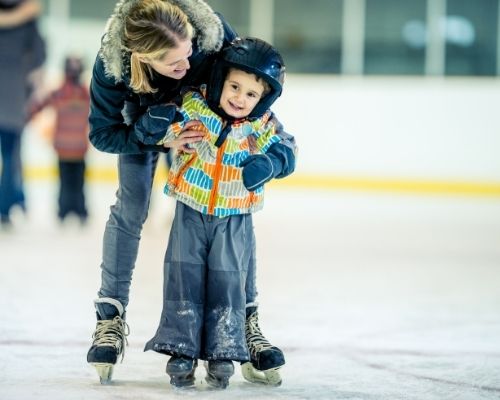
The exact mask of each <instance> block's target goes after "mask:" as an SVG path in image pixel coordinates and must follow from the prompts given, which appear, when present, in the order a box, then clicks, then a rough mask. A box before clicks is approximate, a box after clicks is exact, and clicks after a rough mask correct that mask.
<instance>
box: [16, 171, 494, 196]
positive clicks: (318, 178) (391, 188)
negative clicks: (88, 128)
mask: <svg viewBox="0 0 500 400" xmlns="http://www.w3.org/2000/svg"><path fill="white" fill-rule="evenodd" d="M24 176H25V178H26V179H27V180H28V181H38V180H55V179H56V176H57V169H56V168H52V167H27V168H25V171H24ZM86 177H87V179H88V181H89V182H98V183H116V182H117V181H118V173H117V170H116V169H115V168H88V169H87V172H86ZM165 180H166V170H165V168H159V169H158V172H157V174H156V176H155V184H156V185H162V184H163V182H165ZM269 186H270V187H273V188H284V189H303V190H308V189H314V190H350V191H365V192H366V191H368V192H387V193H407V194H419V195H458V196H476V197H500V182H468V181H463V182H460V181H437V180H423V179H393V178H371V177H370V178H364V177H347V176H333V175H314V174H305V173H295V174H293V175H291V176H289V177H287V178H286V179H284V180H274V181H272V182H271V183H270V184H269Z"/></svg>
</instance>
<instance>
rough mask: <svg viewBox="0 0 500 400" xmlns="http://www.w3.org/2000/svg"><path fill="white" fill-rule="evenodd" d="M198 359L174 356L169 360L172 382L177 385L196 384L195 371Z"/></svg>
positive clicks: (168, 370) (168, 371)
mask: <svg viewBox="0 0 500 400" xmlns="http://www.w3.org/2000/svg"><path fill="white" fill-rule="evenodd" d="M197 366H198V361H197V360H193V359H192V358H189V357H183V356H179V357H177V356H172V357H170V360H168V362H167V374H168V375H169V376H170V384H171V385H172V386H175V387H189V386H193V385H194V372H195V370H196V367H197Z"/></svg>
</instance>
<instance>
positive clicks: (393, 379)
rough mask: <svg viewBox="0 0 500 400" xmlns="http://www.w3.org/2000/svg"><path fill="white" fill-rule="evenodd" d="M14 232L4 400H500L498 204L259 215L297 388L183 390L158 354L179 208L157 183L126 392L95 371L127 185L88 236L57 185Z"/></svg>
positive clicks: (96, 192)
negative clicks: (99, 308)
mask: <svg viewBox="0 0 500 400" xmlns="http://www.w3.org/2000/svg"><path fill="white" fill-rule="evenodd" d="M27 189H28V197H29V214H28V215H27V217H24V216H22V215H15V216H14V217H15V222H16V228H15V229H14V230H13V231H11V232H8V233H7V232H0V265H1V267H0V304H1V307H0V348H1V355H2V356H1V357H0V399H1V400H18V399H19V400H31V399H33V400H43V399H50V400H59V399H60V400H71V399H85V400H89V399H92V400H99V399H106V400H107V399H113V400H114V399H141V400H160V399H161V400H165V399H191V398H193V399H194V398H196V399H253V400H257V399H318V400H319V399H337V400H341V399H349V400H354V399H360V400H378V399H380V400H382V399H383V400H393V399H415V400H431V399H436V400H438V399H439V400H445V399H450V400H451V399H453V400H481V399H499V398H500V201H499V199H498V198H490V199H488V198H474V197H446V196H434V197H431V196H411V195H403V194H401V195H396V194H380V193H362V192H358V193H356V192H351V193H348V192H342V191H330V192H314V191H310V192H297V191H295V190H289V189H281V188H271V189H270V190H268V192H267V195H266V196H267V197H266V206H265V207H264V210H263V211H262V212H260V213H258V214H256V215H255V230H256V235H257V246H258V247H257V256H258V287H259V290H260V296H259V298H260V304H261V307H260V316H261V318H260V324H261V328H262V330H263V332H264V334H265V335H266V336H267V337H268V339H270V341H271V342H272V343H274V344H276V345H278V346H280V347H282V348H283V350H284V351H285V356H286V360H287V364H286V366H285V367H284V368H283V370H282V376H283V385H282V386H281V387H278V388H268V387H263V386H258V385H252V384H250V383H247V382H245V381H244V380H243V378H242V376H241V372H240V370H239V368H237V370H236V374H235V376H234V377H233V378H232V379H231V382H230V386H229V388H228V389H227V390H225V391H217V390H211V389H209V388H208V387H207V384H206V383H205V382H204V380H203V377H204V370H203V368H202V367H201V368H198V371H197V383H196V387H195V388H194V389H191V390H184V391H179V390H174V389H173V388H172V387H171V386H170V385H169V383H168V379H167V376H166V374H165V364H166V361H167V357H165V356H161V355H159V354H156V353H153V352H146V353H145V352H143V346H144V344H145V342H146V341H147V340H148V339H149V338H151V337H152V335H153V334H154V332H155V330H156V326H157V323H158V320H159V316H160V309H161V292H162V290H161V285H162V265H163V254H164V251H165V246H166V242H167V236H168V228H169V221H170V218H171V217H172V206H173V205H172V203H171V202H170V201H168V200H166V199H165V198H164V197H163V196H162V195H161V188H157V189H156V192H155V197H154V199H153V204H152V207H151V213H150V217H149V219H148V221H147V223H146V226H145V228H144V231H143V236H142V240H141V248H140V254H139V258H138V261H137V267H136V270H135V273H134V280H133V284H132V291H131V301H130V305H129V307H128V314H127V321H128V323H129V325H130V329H131V333H130V336H129V337H128V340H129V346H128V347H127V349H126V354H125V359H124V361H123V363H122V364H118V365H117V366H116V368H115V372H114V381H113V384H111V385H109V386H102V385H100V384H99V381H98V378H97V374H96V372H95V371H94V369H93V368H92V367H90V366H89V365H88V364H87V363H86V359H85V357H86V352H87V350H88V347H89V345H90V342H91V334H92V332H93V329H94V326H95V314H94V310H93V305H92V300H93V299H94V298H95V297H96V292H97V289H98V286H99V280H100V269H99V264H100V259H101V238H102V232H103V228H104V223H105V220H106V219H107V214H108V208H109V205H110V204H111V203H112V201H113V196H114V189H115V186H114V185H111V184H91V185H89V187H88V201H89V209H90V212H91V214H92V218H91V221H90V223H89V225H88V226H87V227H85V228H84V229H79V227H78V226H77V225H76V224H71V223H69V224H66V225H65V226H63V227H61V226H58V225H57V224H56V223H55V218H54V215H55V211H54V209H55V190H56V188H55V186H54V184H52V183H47V182H36V183H33V182H29V183H28V188H27Z"/></svg>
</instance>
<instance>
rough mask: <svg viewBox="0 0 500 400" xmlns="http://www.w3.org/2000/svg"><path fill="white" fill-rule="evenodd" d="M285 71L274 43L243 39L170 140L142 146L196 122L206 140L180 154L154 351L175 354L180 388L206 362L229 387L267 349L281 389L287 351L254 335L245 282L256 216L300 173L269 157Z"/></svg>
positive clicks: (214, 378)
mask: <svg viewBox="0 0 500 400" xmlns="http://www.w3.org/2000/svg"><path fill="white" fill-rule="evenodd" d="M284 72H285V67H284V63H283V60H282V58H281V56H280V55H279V53H278V52H277V51H276V49H274V48H273V47H272V46H270V45H269V44H268V43H266V42H264V41H262V40H259V39H254V38H246V39H237V40H235V41H234V42H233V43H232V44H231V45H230V46H228V47H226V48H225V49H224V50H223V51H222V53H221V54H220V56H219V58H218V59H217V61H216V63H215V65H214V67H213V68H212V75H211V78H210V80H209V83H208V86H201V88H200V89H199V90H196V89H194V90H189V91H187V92H185V93H184V95H183V102H182V108H181V109H180V112H178V113H177V115H176V120H177V121H178V122H176V123H173V124H172V125H170V127H169V128H168V131H167V133H166V135H165V136H164V137H163V138H161V139H160V140H158V139H159V138H158V137H155V135H153V134H147V135H145V137H141V138H140V140H141V141H142V142H143V143H145V144H154V143H158V144H163V143H165V142H168V141H171V140H173V139H174V138H175V137H176V136H177V135H179V134H180V133H181V131H182V130H183V128H184V127H185V125H186V123H188V122H189V121H193V120H197V121H199V129H200V130H202V131H204V132H205V137H204V139H203V140H202V141H201V142H198V143H195V144H193V145H192V149H193V152H177V153H176V154H175V155H174V157H173V161H172V166H171V168H170V172H169V175H168V182H167V185H166V187H165V192H166V193H167V194H168V195H170V196H172V197H174V198H175V199H176V200H177V204H176V211H175V217H174V221H173V224H172V228H171V231H170V237H169V243H168V248H167V252H166V256H165V271H164V274H165V275H164V294H165V297H164V303H163V311H162V315H161V322H160V326H159V328H158V330H157V332H156V335H155V337H154V338H153V339H151V340H150V341H149V342H148V343H147V345H146V350H155V351H157V352H159V353H163V354H168V355H171V358H170V360H169V361H168V363H167V373H168V374H169V375H170V378H171V381H170V382H171V384H172V385H174V386H191V385H193V384H194V372H195V368H196V366H197V359H203V360H206V361H207V362H206V363H205V368H206V370H207V376H206V378H205V379H206V381H207V382H208V384H209V385H211V386H214V387H219V388H225V387H227V385H228V382H229V378H230V377H231V376H232V375H233V373H234V367H233V363H232V361H239V362H243V363H245V362H248V361H249V360H250V359H251V357H250V355H251V354H249V351H250V353H252V351H255V350H256V349H257V347H260V350H263V349H267V350H269V351H271V352H273V357H274V358H273V365H271V366H270V368H266V370H267V371H266V372H267V373H268V376H267V377H266V379H267V382H270V383H272V384H275V385H278V384H280V383H281V378H280V375H279V372H278V369H279V368H280V367H281V366H282V365H283V364H284V362H285V361H284V357H283V353H282V352H281V350H279V349H278V348H276V347H274V346H271V345H270V344H269V342H267V341H265V339H264V340H262V338H263V337H262V335H261V332H260V330H259V328H258V326H257V325H256V326H255V327H253V328H251V329H249V330H248V332H245V318H246V316H247V315H246V314H247V313H249V312H250V313H251V312H252V306H251V305H250V307H249V306H248V305H246V303H247V301H246V300H247V299H246V298H245V283H246V280H247V269H248V265H249V264H250V263H251V262H254V260H255V237H254V232H253V223H252V214H251V213H253V212H255V211H258V210H260V209H261V208H262V207H263V195H264V188H263V185H264V183H266V182H267V181H269V180H271V179H272V178H280V177H281V176H282V175H287V174H289V173H290V172H291V171H293V168H294V162H293V160H290V159H288V158H287V157H286V154H279V155H278V156H279V157H281V158H282V159H281V160H280V162H276V160H275V159H276V155H275V154H271V153H269V154H266V152H267V151H268V149H269V148H270V147H271V146H272V145H273V144H274V143H278V142H279V141H280V138H279V136H278V135H276V134H275V132H276V125H275V122H274V121H275V119H273V118H272V113H271V112H270V111H269V107H270V106H271V104H273V102H274V101H275V100H276V99H277V98H278V97H279V96H280V95H281V91H282V85H283V80H284ZM172 117H173V116H170V118H168V119H169V120H172V119H173V118H172ZM191 123H192V122H191ZM191 129H192V128H191ZM281 165H284V166H285V167H284V169H286V171H285V170H282V168H281ZM246 307H249V308H247V309H246ZM252 329H254V331H252ZM245 334H246V335H247V336H249V338H248V343H249V347H250V348H248V347H247V341H246V339H245ZM254 342H255V343H254ZM254 345H255V349H253V348H252V346H254ZM266 346H267V348H266ZM248 364H250V363H248ZM243 371H244V373H245V369H243Z"/></svg>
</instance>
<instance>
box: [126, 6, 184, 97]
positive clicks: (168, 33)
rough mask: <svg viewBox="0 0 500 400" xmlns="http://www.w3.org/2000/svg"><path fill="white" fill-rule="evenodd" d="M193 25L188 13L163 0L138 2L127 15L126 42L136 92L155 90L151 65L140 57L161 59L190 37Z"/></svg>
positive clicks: (131, 82)
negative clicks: (129, 53)
mask: <svg viewBox="0 0 500 400" xmlns="http://www.w3.org/2000/svg"><path fill="white" fill-rule="evenodd" d="M192 34H193V28H192V26H191V24H190V23H189V20H188V18H187V16H186V14H185V13H184V12H183V11H182V10H181V9H180V8H179V7H177V6H175V5H172V4H170V3H168V2H165V1H162V0H142V1H138V2H137V3H136V4H135V5H134V6H132V8H131V9H130V12H129V14H128V15H127V17H126V18H125V39H124V41H123V45H124V47H125V49H127V50H128V51H130V52H131V56H130V87H131V88H132V89H133V90H134V91H135V92H137V93H154V92H156V89H154V88H153V87H152V86H151V83H150V78H151V77H152V73H153V71H152V68H151V66H150V65H149V64H147V63H144V62H142V61H140V58H141V57H143V58H147V59H149V60H160V59H162V58H163V57H164V56H165V55H166V54H167V52H168V50H170V49H173V48H175V47H177V45H178V43H179V42H180V41H184V40H187V39H190V38H191V37H192Z"/></svg>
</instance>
